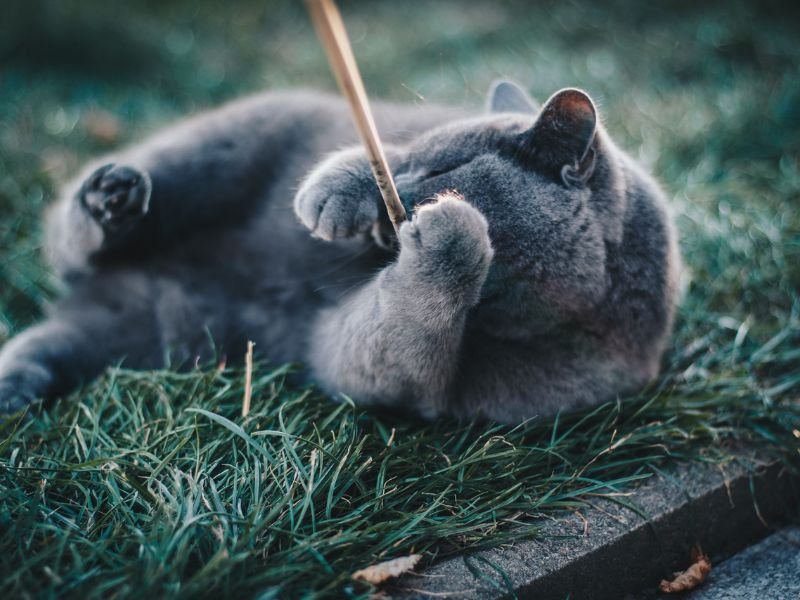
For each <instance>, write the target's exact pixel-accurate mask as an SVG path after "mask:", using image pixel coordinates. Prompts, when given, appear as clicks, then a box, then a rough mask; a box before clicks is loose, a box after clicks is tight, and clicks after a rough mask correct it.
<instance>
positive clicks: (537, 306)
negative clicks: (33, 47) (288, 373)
mask: <svg viewBox="0 0 800 600" xmlns="http://www.w3.org/2000/svg"><path fill="white" fill-rule="evenodd" d="M375 112H376V119H377V121H378V126H379V129H380V131H381V135H382V138H383V139H384V141H385V142H386V143H387V155H388V157H389V160H390V164H391V166H392V170H393V172H394V173H395V175H396V179H397V186H398V189H399V192H400V196H401V198H402V200H403V202H404V204H405V206H406V209H407V210H408V212H409V214H410V215H413V216H412V218H411V220H410V221H408V222H407V223H405V224H404V225H403V226H402V228H401V229H400V233H399V236H397V238H399V239H397V238H395V236H394V233H393V231H392V229H391V226H390V223H389V221H388V218H387V217H386V215H385V210H384V209H383V206H382V203H381V199H380V196H379V193H378V190H377V188H376V185H375V183H374V181H373V178H372V175H371V172H370V169H369V165H368V163H367V160H366V157H365V155H364V153H363V152H362V150H361V149H360V147H358V145H357V144H356V140H355V138H354V133H353V131H354V130H353V126H352V122H351V119H350V115H349V114H348V111H347V108H346V106H345V105H344V104H343V102H341V101H340V100H339V99H338V98H334V97H329V96H326V95H324V94H311V93H270V94H265V95H261V96H257V97H252V98H249V99H245V100H243V101H239V102H235V103H233V104H230V105H228V106H226V107H223V108H221V109H218V110H215V111H212V112H208V113H206V114H202V115H199V116H197V117H195V118H193V119H190V120H188V121H186V122H184V123H183V124H180V125H178V126H177V127H174V128H171V129H168V130H166V131H164V132H162V133H161V134H159V135H157V136H155V137H154V138H152V139H150V140H149V141H146V142H144V143H143V144H141V145H139V146H135V147H133V148H130V149H128V150H125V151H122V152H120V153H118V154H116V155H114V156H110V157H106V158H105V159H104V160H103V161H101V162H100V163H97V164H95V165H93V166H91V167H90V168H89V169H87V171H86V173H85V174H84V176H83V177H80V178H79V179H78V180H77V181H76V182H75V183H74V184H73V185H69V186H67V187H66V189H65V192H64V194H63V195H62V197H61V200H60V201H59V202H58V203H57V204H56V205H55V206H54V207H53V209H52V211H51V213H50V214H49V217H48V221H47V232H48V233H47V242H48V248H49V256H50V257H51V259H52V263H53V265H54V267H55V268H56V269H57V271H58V272H59V273H60V274H61V276H62V277H63V278H64V280H65V281H66V282H67V284H68V286H69V290H70V291H69V293H68V294H67V295H66V297H65V298H64V299H63V300H61V301H59V302H58V303H57V304H56V305H55V306H54V308H53V310H52V311H51V314H50V316H49V317H48V319H47V320H46V321H44V322H43V323H41V324H39V325H36V326H34V327H31V328H30V329H28V330H27V331H25V332H23V333H21V334H20V335H19V336H17V337H16V338H14V339H13V340H11V341H10V342H8V343H7V344H6V345H5V347H4V348H3V349H2V352H0V407H1V408H2V412H4V413H11V412H14V411H18V410H20V409H23V408H25V407H27V406H28V405H29V404H30V403H32V402H34V401H36V400H38V399H41V398H47V397H52V396H58V395H61V394H64V393H66V392H68V391H70V390H71V389H73V388H74V387H75V386H77V385H79V384H81V383H83V382H87V381H89V380H91V379H92V378H94V377H96V376H97V375H98V374H99V373H101V372H102V370H103V369H104V368H105V367H107V366H109V365H111V364H116V363H119V362H121V361H122V362H123V364H125V365H126V366H128V367H133V368H141V369H146V368H158V367H164V366H188V367H191V366H193V365H194V364H196V362H197V361H198V360H199V361H205V360H211V359H212V358H213V357H214V356H219V354H220V353H227V354H228V355H230V356H232V357H240V356H242V355H243V353H244V348H245V343H246V341H247V340H248V339H250V340H254V341H255V342H256V344H257V348H258V350H259V351H260V352H261V353H262V355H263V356H265V357H267V358H269V359H270V360H271V361H273V362H281V363H282V362H287V361H292V362H299V363H302V364H305V365H307V366H308V375H309V377H310V379H312V380H314V381H316V382H318V383H319V384H320V385H321V386H322V387H323V389H325V390H326V391H328V392H330V393H338V392H344V393H346V394H348V395H350V396H352V397H353V398H354V399H356V400H357V401H358V402H361V403H363V404H368V405H386V406H397V407H401V408H403V409H404V410H408V411H410V412H414V413H416V414H418V415H421V416H423V417H425V418H429V419H432V418H435V417H437V416H439V415H445V414H448V415H455V416H459V417H474V416H478V417H486V418H489V419H494V420H498V421H502V422H506V423H518V422H520V421H522V420H524V419H528V418H530V417H533V416H535V415H547V414H552V413H554V412H556V411H558V410H562V409H564V410H568V409H573V408H577V407H582V406H587V405H591V404H596V403H598V402H601V401H603V400H607V399H609V398H613V397H616V396H617V395H619V394H623V393H626V392H630V391H632V390H635V389H637V388H639V387H641V386H642V385H644V384H645V383H647V382H648V381H649V380H651V379H652V378H653V377H654V376H655V375H656V374H657V371H658V367H659V361H660V357H661V354H662V351H663V349H664V346H665V342H666V339H667V336H668V334H669V331H670V328H671V324H672V319H673V313H674V310H675V305H676V300H677V284H676V281H677V273H678V268H679V262H680V261H679V256H678V252H677V248H676V242H675V234H674V231H673V226H672V224H671V222H670V219H669V217H668V216H667V212H666V208H665V203H664V200H663V197H662V194H661V192H660V191H659V189H658V187H657V185H656V184H655V183H654V182H653V180H652V179H650V178H649V177H648V176H646V175H645V174H644V173H643V172H642V171H641V170H640V169H639V168H638V167H637V166H636V165H635V164H634V163H633V161H632V160H631V159H630V158H629V157H628V156H626V155H625V154H624V153H622V152H621V151H620V150H618V149H617V148H616V147H615V146H614V145H613V143H612V142H611V140H610V139H609V137H608V135H607V134H606V132H605V130H604V129H603V127H602V126H601V124H600V123H599V120H598V117H597V113H596V110H595V106H594V104H593V102H592V100H591V99H590V98H589V97H588V96H587V95H586V94H585V93H584V92H582V91H579V90H574V89H567V90H562V91H560V92H558V93H557V94H555V95H554V96H553V97H551V98H550V99H549V100H548V101H547V103H546V104H545V105H544V107H542V108H541V109H539V108H538V107H537V106H536V105H535V103H534V102H533V101H532V100H531V99H530V98H528V96H527V95H526V94H525V92H524V91H522V90H521V89H520V88H519V87H517V86H516V85H514V84H511V83H508V82H501V83H498V84H496V85H495V86H493V89H492V90H491V92H490V96H489V114H486V115H481V116H471V115H468V114H463V113H462V112H461V111H459V110H455V109H447V108H437V107H431V106H427V107H402V106H394V105H389V104H377V105H376V106H375ZM342 148H343V149H342ZM292 199H294V200H292ZM304 229H307V230H310V232H311V235H308V232H307V231H304Z"/></svg>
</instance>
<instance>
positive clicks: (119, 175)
mask: <svg viewBox="0 0 800 600" xmlns="http://www.w3.org/2000/svg"><path fill="white" fill-rule="evenodd" d="M151 188H152V186H151V183H150V178H149V177H148V176H147V174H146V173H143V172H141V171H139V170H137V169H134V168H133V167H129V166H126V165H114V164H109V165H104V166H102V167H100V168H99V169H97V170H96V171H95V172H94V173H92V174H91V175H90V176H89V177H88V178H87V179H86V181H84V183H83V185H82V186H81V189H80V191H79V192H78V199H79V200H80V202H81V205H82V206H83V208H84V209H85V210H86V212H88V213H89V215H91V217H92V218H93V219H94V220H95V221H96V222H97V223H98V224H99V225H100V226H101V227H103V228H104V229H107V230H112V231H113V230H116V229H119V228H120V227H122V226H123V225H126V224H130V223H132V222H134V221H136V220H137V219H139V218H141V217H143V216H144V215H145V214H147V209H148V206H149V203H150V191H151Z"/></svg>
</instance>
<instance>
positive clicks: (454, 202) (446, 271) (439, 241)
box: [400, 194, 494, 298]
mask: <svg viewBox="0 0 800 600" xmlns="http://www.w3.org/2000/svg"><path fill="white" fill-rule="evenodd" d="M400 247H401V255H400V260H401V263H406V264H411V265H412V268H414V269H415V270H416V271H417V272H418V273H419V274H420V275H422V276H425V277H430V278H431V279H432V281H436V282H437V285H439V284H444V285H447V284H448V282H450V283H452V284H453V285H454V286H457V287H463V286H465V285H469V284H471V283H475V284H476V285H477V288H478V290H479V288H480V286H481V285H483V281H484V280H485V278H486V274H487V272H488V270H489V264H490V263H491V261H492V256H493V254H494V252H493V250H492V244H491V241H490V239H489V226H488V223H487V222H486V218H485V217H484V216H483V215H482V214H481V212H480V211H479V210H478V209H477V208H475V207H473V206H472V205H471V204H469V203H468V202H467V201H465V200H463V199H461V198H460V197H459V196H457V195H454V194H443V195H440V196H439V197H438V198H437V200H436V201H435V202H433V203H429V204H424V205H421V206H418V207H417V209H416V211H415V213H414V216H413V218H412V219H411V221H408V222H406V223H404V224H403V226H402V227H401V228H400ZM476 298H477V296H476Z"/></svg>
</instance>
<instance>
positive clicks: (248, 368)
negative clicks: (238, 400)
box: [242, 341, 255, 417]
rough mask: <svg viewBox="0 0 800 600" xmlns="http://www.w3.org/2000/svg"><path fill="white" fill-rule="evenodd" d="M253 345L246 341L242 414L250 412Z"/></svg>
mask: <svg viewBox="0 0 800 600" xmlns="http://www.w3.org/2000/svg"><path fill="white" fill-rule="evenodd" d="M253 346H255V343H253V342H249V341H248V342H247V354H245V355H244V398H243V399H242V416H243V417H246V416H247V414H248V413H249V412H250V399H251V398H252V397H253Z"/></svg>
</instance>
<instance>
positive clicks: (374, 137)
mask: <svg viewBox="0 0 800 600" xmlns="http://www.w3.org/2000/svg"><path fill="white" fill-rule="evenodd" d="M307 3H308V7H309V11H310V12H311V19H312V21H313V22H314V27H315V28H316V30H317V35H318V36H319V38H320V41H321V42H322V45H323V46H324V48H325V53H326V54H327V55H328V61H329V62H330V65H331V69H332V70H333V73H334V75H335V76H336V81H337V82H338V83H339V89H341V91H342V94H343V95H344V97H345V98H346V99H347V102H348V104H349V105H350V110H351V112H352V113H353V120H354V121H355V124H356V129H357V130H358V134H359V136H360V137H361V141H362V142H363V144H364V147H365V148H366V151H367V157H368V158H369V163H370V166H371V167H372V174H373V175H374V177H375V181H376V183H377V184H378V189H379V190H380V192H381V196H382V197H383V202H384V204H385V205H386V211H387V212H388V213H389V219H390V220H391V221H392V225H393V226H394V230H395V232H397V231H398V230H399V229H400V225H401V224H402V223H403V221H405V220H406V211H405V209H404V208H403V204H402V203H401V202H400V197H399V196H398V194H397V188H396V187H395V184H394V180H393V179H392V173H391V171H390V170H389V164H388V163H387V162H386V155H385V154H384V152H383V146H382V145H381V141H380V138H378V130H377V128H376V127H375V120H374V118H373V117H372V111H371V110H370V107H369V101H368V100H367V93H366V91H365V90H364V83H363V81H362V80H361V75H360V73H359V71H358V65H357V64H356V59H355V57H354V56H353V49H352V48H351V47H350V40H349V39H348V37H347V30H346V29H345V26H344V22H343V21H342V16H341V14H340V13H339V9H338V8H336V4H335V3H334V1H333V0H307Z"/></svg>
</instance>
